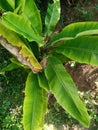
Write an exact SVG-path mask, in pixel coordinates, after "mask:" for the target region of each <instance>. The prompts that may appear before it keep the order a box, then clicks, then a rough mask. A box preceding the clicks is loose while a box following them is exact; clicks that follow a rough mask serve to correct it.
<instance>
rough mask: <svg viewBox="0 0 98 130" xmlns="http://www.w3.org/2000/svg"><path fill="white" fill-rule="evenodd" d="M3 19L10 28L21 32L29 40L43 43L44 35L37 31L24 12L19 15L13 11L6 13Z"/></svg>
mask: <svg viewBox="0 0 98 130" xmlns="http://www.w3.org/2000/svg"><path fill="white" fill-rule="evenodd" d="M2 20H3V22H4V24H5V25H6V26H7V27H8V28H9V29H11V30H13V31H14V32H16V33H18V34H21V35H22V36H23V37H25V38H27V39H28V40H29V41H36V42H37V43H39V44H40V43H42V37H41V36H40V35H39V34H38V33H35V31H34V30H33V29H32V27H31V23H30V21H29V20H28V18H27V17H26V16H25V15H24V14H22V15H17V14H15V13H12V12H8V13H4V14H3V16H2Z"/></svg>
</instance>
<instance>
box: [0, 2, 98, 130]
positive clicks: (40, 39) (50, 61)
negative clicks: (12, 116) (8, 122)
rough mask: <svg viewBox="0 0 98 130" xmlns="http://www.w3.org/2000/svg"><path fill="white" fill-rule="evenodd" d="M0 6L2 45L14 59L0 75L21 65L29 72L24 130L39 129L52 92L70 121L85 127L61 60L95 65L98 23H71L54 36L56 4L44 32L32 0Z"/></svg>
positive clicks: (82, 109) (82, 108)
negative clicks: (77, 122) (2, 11)
mask: <svg viewBox="0 0 98 130" xmlns="http://www.w3.org/2000/svg"><path fill="white" fill-rule="evenodd" d="M0 6H1V8H2V9H3V10H4V13H3V14H2V17H1V19H0V43H1V45H2V46H3V47H5V48H6V49H7V50H8V51H9V52H11V53H12V54H13V55H14V57H15V58H12V59H11V61H12V63H11V64H9V65H8V66H7V67H5V68H3V69H2V70H1V71H10V70H13V69H15V68H19V67H23V68H24V70H28V77H27V81H26V88H25V99H24V105H23V125H24V130H41V129H42V128H43V123H44V115H45V113H46V111H47V99H48V97H47V93H48V92H52V93H53V94H54V96H55V98H56V100H57V101H58V103H59V104H60V105H61V106H62V107H63V108H64V109H65V110H66V111H67V112H68V113H69V114H70V115H71V116H72V117H74V118H75V119H77V120H78V121H79V122H80V123H81V124H82V125H84V126H85V127H89V125H90V117H89V115H88V113H87V109H86V107H85V105H84V103H83V102H82V101H81V99H80V97H79V95H78V92H77V89H76V86H75V84H74V82H73V80H72V79H71V76H70V75H69V74H68V72H67V71H66V70H65V68H64V66H63V62H64V61H69V60H71V59H73V60H75V61H77V62H81V63H88V64H93V65H98V36H96V34H98V22H79V23H74V24H71V25H68V26H66V27H64V29H63V30H62V31H61V32H60V33H58V34H56V35H54V36H53V31H54V29H55V26H56V24H57V22H58V21H59V19H60V1H59V0H54V2H53V3H51V4H49V5H48V9H47V14H46V17H45V28H44V29H42V25H43V24H42V21H41V16H40V12H39V10H38V9H37V6H36V4H35V2H34V0H20V1H18V0H16V1H5V0H2V1H0ZM42 30H44V31H42ZM77 78H78V77H77Z"/></svg>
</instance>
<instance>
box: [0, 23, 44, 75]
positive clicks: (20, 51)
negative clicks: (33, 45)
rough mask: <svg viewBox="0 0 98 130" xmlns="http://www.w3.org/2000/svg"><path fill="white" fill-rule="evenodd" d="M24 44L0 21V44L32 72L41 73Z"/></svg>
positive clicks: (40, 68) (38, 65) (35, 60)
mask: <svg viewBox="0 0 98 130" xmlns="http://www.w3.org/2000/svg"><path fill="white" fill-rule="evenodd" d="M24 42H25V41H24V40H22V39H20V37H19V36H18V35H17V34H16V33H15V32H13V31H11V30H9V29H7V28H6V27H5V26H4V24H3V23H2V21H0V44H1V45H2V46H4V47H5V48H6V49H7V50H8V51H9V52H11V53H12V54H13V55H14V56H15V57H16V58H17V59H18V60H19V61H20V62H22V64H24V65H27V66H28V67H29V68H30V69H31V70H32V71H33V72H35V73H36V72H38V71H41V70H42V67H41V65H40V64H39V62H38V61H37V59H36V58H35V56H34V54H33V52H31V50H30V49H28V48H27V46H26V45H25V43H24Z"/></svg>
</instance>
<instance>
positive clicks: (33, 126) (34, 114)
mask: <svg viewBox="0 0 98 130" xmlns="http://www.w3.org/2000/svg"><path fill="white" fill-rule="evenodd" d="M46 108H47V99H46V93H45V91H44V90H43V89H42V88H40V87H39V84H38V80H37V75H35V74H33V73H30V74H29V75H28V78H27V81H26V89H25V100H24V108H23V123H24V130H42V128H43V123H44V121H43V120H44V115H45V113H46Z"/></svg>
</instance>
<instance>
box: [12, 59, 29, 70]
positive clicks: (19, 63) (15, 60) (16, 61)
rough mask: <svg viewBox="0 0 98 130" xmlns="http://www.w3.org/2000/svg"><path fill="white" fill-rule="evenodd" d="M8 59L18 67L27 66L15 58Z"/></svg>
mask: <svg viewBox="0 0 98 130" xmlns="http://www.w3.org/2000/svg"><path fill="white" fill-rule="evenodd" d="M10 61H11V62H12V63H13V64H16V65H17V66H18V67H23V68H25V69H28V67H27V66H26V65H24V64H22V63H21V62H19V61H18V60H17V59H16V58H11V59H10Z"/></svg>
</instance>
